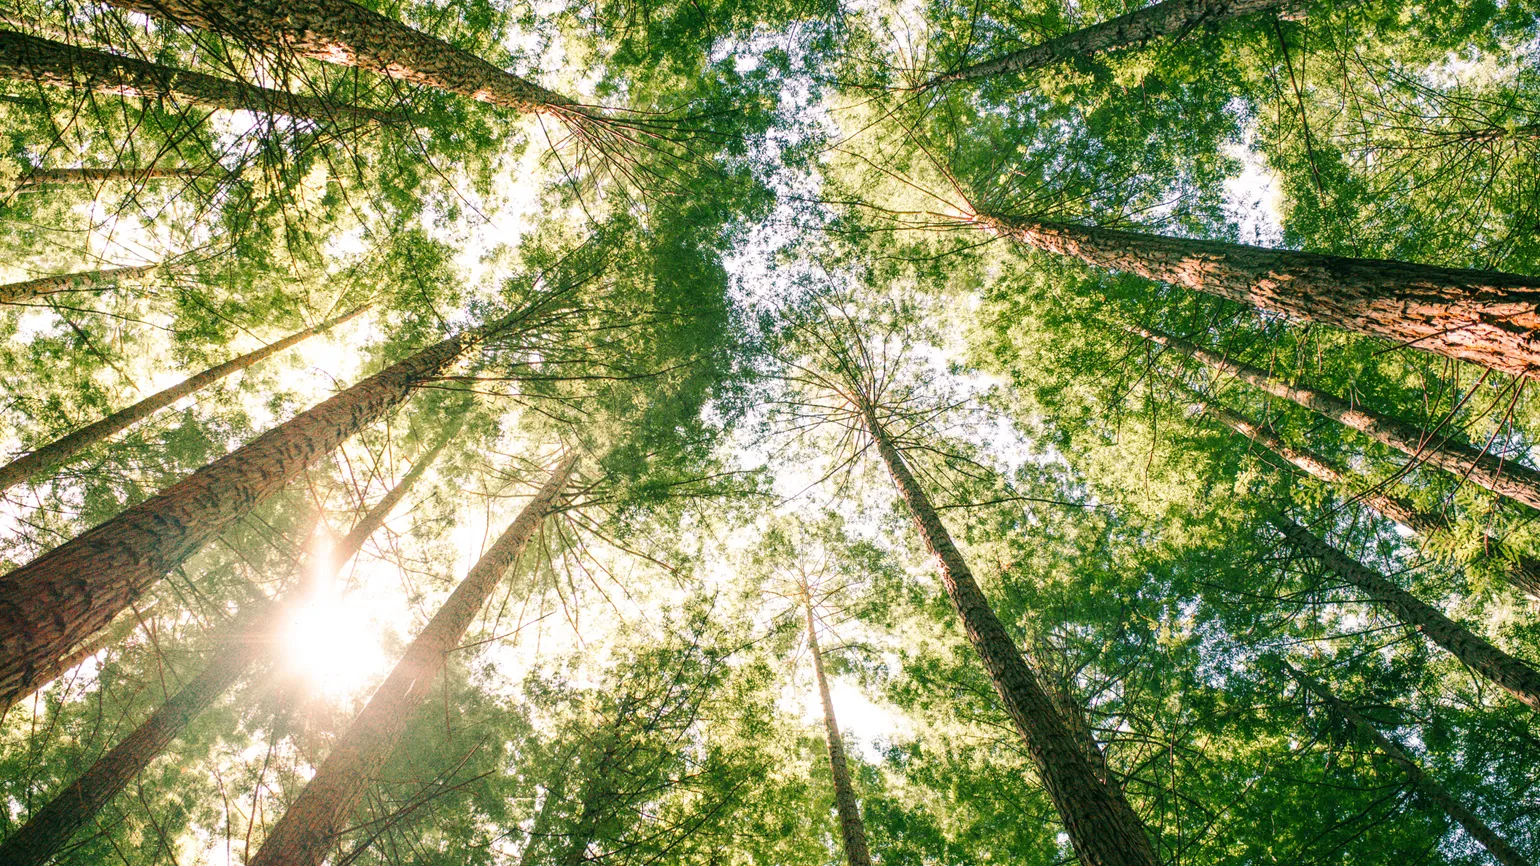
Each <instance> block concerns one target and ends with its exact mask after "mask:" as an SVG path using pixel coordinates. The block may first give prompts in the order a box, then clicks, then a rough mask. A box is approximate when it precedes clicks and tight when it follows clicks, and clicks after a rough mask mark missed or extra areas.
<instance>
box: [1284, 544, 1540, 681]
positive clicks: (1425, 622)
mask: <svg viewBox="0 0 1540 866" xmlns="http://www.w3.org/2000/svg"><path fill="white" fill-rule="evenodd" d="M1269 519H1270V521H1271V522H1272V524H1273V526H1275V527H1276V528H1277V529H1278V531H1279V532H1281V533H1283V537H1284V538H1285V539H1286V540H1287V541H1288V544H1289V546H1290V547H1292V548H1294V549H1295V550H1296V551H1298V552H1299V553H1302V554H1304V555H1305V556H1309V557H1312V558H1315V559H1319V560H1320V561H1321V562H1322V564H1324V565H1325V566H1326V567H1327V568H1328V569H1330V570H1331V572H1332V573H1333V574H1335V575H1337V576H1338V577H1340V578H1342V579H1343V580H1345V581H1347V582H1348V583H1351V584H1352V585H1353V586H1356V587H1358V589H1360V590H1361V591H1363V593H1364V594H1365V595H1367V596H1369V598H1370V599H1371V600H1372V601H1374V602H1375V603H1377V604H1379V605H1381V606H1382V607H1385V608H1387V609H1388V610H1389V611H1390V612H1391V613H1393V614H1394V615H1395V616H1396V618H1397V619H1399V620H1401V622H1403V623H1405V624H1406V625H1407V626H1408V627H1410V628H1413V629H1416V630H1417V631H1420V632H1422V634H1423V635H1424V636H1426V637H1427V638H1428V640H1430V641H1433V642H1434V643H1436V644H1438V645H1439V646H1441V647H1443V648H1444V649H1446V650H1448V651H1449V652H1450V653H1452V654H1453V655H1454V656H1455V657H1456V658H1458V659H1459V660H1460V661H1461V662H1463V663H1464V664H1465V665H1466V666H1467V667H1469V668H1470V669H1471V670H1473V671H1475V672H1477V673H1479V674H1481V675H1482V676H1484V677H1486V678H1487V679H1488V680H1490V681H1491V682H1492V683H1493V684H1495V685H1497V686H1499V687H1501V688H1502V689H1504V690H1506V691H1507V692H1508V693H1509V694H1511V695H1513V696H1514V697H1516V698H1518V699H1519V700H1521V701H1523V702H1524V703H1525V704H1527V705H1529V707H1530V708H1531V709H1536V710H1540V672H1537V671H1536V670H1535V669H1534V668H1532V667H1530V666H1529V665H1527V664H1525V663H1524V662H1522V661H1519V660H1518V659H1516V658H1514V657H1513V656H1510V655H1508V654H1507V653H1505V652H1503V651H1502V650H1500V649H1498V648H1497V647H1495V646H1492V645H1491V644H1489V643H1487V642H1486V641H1485V640H1483V639H1482V638H1480V637H1478V636H1476V635H1475V634H1472V633H1471V632H1470V630H1469V629H1467V628H1465V627H1464V626H1462V625H1460V624H1459V623H1457V622H1455V621H1453V620H1451V619H1450V618H1449V617H1447V616H1444V614H1443V613H1442V612H1440V611H1439V610H1438V609H1436V608H1434V607H1433V606H1432V605H1429V604H1425V603H1423V602H1422V601H1421V600H1419V599H1417V598H1416V597H1414V596H1413V595H1412V594H1411V593H1409V592H1407V591H1406V590H1404V589H1402V588H1401V587H1399V586H1397V585H1396V584H1395V583H1393V582H1391V581H1390V579H1388V578H1386V577H1385V576H1384V575H1382V574H1380V573H1379V572H1377V571H1375V570H1374V569H1371V568H1369V567H1367V566H1365V565H1364V564H1363V563H1360V562H1359V561H1358V560H1356V559H1354V558H1352V557H1351V556H1348V555H1347V554H1345V553H1343V552H1342V551H1340V550H1338V549H1337V548H1335V547H1333V546H1331V545H1330V544H1327V543H1326V541H1324V540H1323V539H1321V538H1319V537H1317V536H1316V535H1314V534H1313V533H1311V532H1310V531H1309V530H1307V529H1305V528H1304V527H1303V526H1300V525H1299V524H1298V523H1295V522H1294V521H1292V520H1290V519H1289V518H1287V517H1284V516H1282V515H1277V514H1275V515H1273V516H1271V517H1270V518H1269Z"/></svg>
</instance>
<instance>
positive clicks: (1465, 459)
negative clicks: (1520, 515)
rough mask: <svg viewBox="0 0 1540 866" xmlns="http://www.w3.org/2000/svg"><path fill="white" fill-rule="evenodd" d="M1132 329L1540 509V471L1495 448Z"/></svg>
mask: <svg viewBox="0 0 1540 866" xmlns="http://www.w3.org/2000/svg"><path fill="white" fill-rule="evenodd" d="M1129 330H1130V331H1132V332H1133V333H1135V334H1138V335H1140V336H1142V337H1144V338H1146V339H1148V340H1150V341H1151V342H1154V343H1158V344H1159V345H1162V346H1167V347H1169V348H1172V349H1175V350H1176V351H1178V352H1181V353H1183V354H1185V355H1190V356H1192V357H1193V358H1196V359H1197V360H1198V361H1201V362H1202V363H1203V364H1204V365H1206V366H1207V367H1209V368H1210V369H1212V370H1214V371H1215V372H1219V373H1224V374H1226V375H1229V376H1234V377H1235V378H1237V379H1240V380H1241V381H1242V382H1245V383H1247V384H1248V385H1251V386H1252V387H1254V388H1257V389H1258V390H1261V391H1263V392H1265V393H1267V394H1271V395H1272V396H1274V397H1278V398H1281V399H1284V400H1288V401H1291V402H1293V403H1298V404H1299V405H1301V406H1303V407H1305V408H1306V409H1309V410H1311V411H1313V412H1317V413H1319V414H1321V415H1324V416H1326V417H1327V418H1330V419H1332V420H1333V421H1337V422H1339V423H1341V424H1344V425H1346V426H1348V427H1351V428H1353V429H1354V430H1357V431H1358V432H1360V433H1363V434H1364V435H1365V436H1368V437H1369V438H1371V439H1373V440H1374V441H1376V442H1378V443H1380V444H1381V445H1385V446H1387V447H1390V448H1394V449H1396V450H1397V451H1400V452H1401V453H1403V454H1407V455H1409V456H1411V457H1412V458H1413V459H1415V460H1418V461H1421V462H1423V463H1427V464H1429V465H1431V466H1436V467H1438V468H1439V469H1442V470H1444V471H1445V472H1449V473H1451V474H1454V475H1459V476H1461V477H1462V478H1469V479H1470V480H1471V481H1473V482H1475V483H1476V484H1479V485H1481V486H1482V487H1485V488H1486V489H1488V490H1490V491H1492V492H1493V493H1496V494H1497V495H1499V496H1504V497H1507V498H1508V499H1512V500H1513V501H1515V502H1521V503H1523V504H1525V505H1528V506H1529V507H1531V508H1534V509H1540V472H1536V471H1535V470H1533V469H1531V468H1529V467H1528V466H1524V465H1522V464H1519V463H1515V462H1513V461H1512V460H1504V459H1503V458H1501V457H1498V456H1497V455H1495V454H1489V453H1487V452H1485V451H1478V450H1476V449H1475V448H1472V447H1470V446H1469V445H1466V444H1464V443H1461V442H1455V441H1453V440H1450V439H1448V438H1443V439H1438V438H1435V434H1433V433H1430V432H1429V431H1426V430H1423V429H1422V428H1420V427H1418V426H1416V425H1414V424H1408V423H1406V422H1405V421H1399V420H1397V419H1395V418H1391V417H1389V416H1386V415H1381V414H1378V413H1376V412H1370V411H1368V410H1365V409H1359V408H1357V407H1355V406H1353V405H1352V404H1351V403H1349V402H1348V401H1346V400H1343V399H1341V398H1339V397H1335V396H1333V395H1331V394H1328V393H1326V392H1324V391H1317V390H1315V389H1313V388H1306V387H1303V386H1300V385H1294V384H1291V383H1289V382H1285V381H1284V380H1282V379H1280V378H1278V377H1276V376H1273V375H1271V374H1269V373H1268V372H1267V371H1266V370H1262V369H1260V368H1257V367H1252V366H1250V365H1247V364H1242V363H1239V362H1237V361H1231V360H1229V359H1228V358H1226V357H1224V356H1223V355H1220V354H1218V353H1215V352H1210V351H1208V350H1206V349H1202V348H1199V347H1198V346H1195V345H1193V344H1192V343H1189V342H1187V341H1185V340H1180V339H1177V338H1176V337H1172V336H1168V335H1166V334H1162V333H1160V332H1158V331H1151V330H1147V329H1145V328H1138V327H1135V328H1130V329H1129Z"/></svg>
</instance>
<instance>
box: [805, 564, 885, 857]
mask: <svg viewBox="0 0 1540 866" xmlns="http://www.w3.org/2000/svg"><path fill="white" fill-rule="evenodd" d="M802 595H803V597H802V600H803V602H804V605H805V607H806V609H807V648H808V651H809V652H811V653H812V655H813V673H814V674H815V675H816V676H817V677H818V695H819V697H820V698H822V699H823V728H824V739H825V740H827V742H828V746H829V774H830V775H832V776H833V777H834V807H835V809H836V810H838V812H839V816H840V837H841V838H842V839H843V840H844V842H845V859H847V860H849V861H850V866H872V855H871V852H870V851H868V850H867V847H866V825H865V824H863V823H862V822H861V807H860V806H859V805H858V804H857V803H856V791H855V788H854V787H853V786H852V785H851V784H850V769H849V768H848V767H846V766H845V742H844V740H843V738H841V737H840V726H839V722H838V721H836V720H835V718H834V698H833V697H832V696H831V695H830V694H829V680H828V679H827V678H826V677H825V676H824V672H823V653H821V652H819V650H818V628H817V625H816V624H815V623H814V620H813V600H812V597H811V596H810V595H809V594H808V592H807V589H806V588H805V587H804V588H803V593H802Z"/></svg>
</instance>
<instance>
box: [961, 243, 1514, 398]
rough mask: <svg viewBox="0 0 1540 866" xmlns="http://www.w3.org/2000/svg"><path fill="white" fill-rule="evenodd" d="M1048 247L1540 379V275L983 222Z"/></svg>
mask: <svg viewBox="0 0 1540 866" xmlns="http://www.w3.org/2000/svg"><path fill="white" fill-rule="evenodd" d="M977 219H978V223H979V224H980V225H983V226H985V227H987V228H990V229H993V230H994V231H996V232H998V233H999V234H1000V235H1002V236H1004V237H1009V238H1012V239H1013V240H1016V241H1018V242H1020V243H1022V244H1025V245H1027V246H1030V247H1034V248H1036V249H1040V250H1044V251H1047V252H1051V253H1057V254H1059V255H1063V256H1069V257H1071V258H1076V259H1079V260H1081V261H1083V262H1085V263H1087V264H1090V265H1094V266H1096V267H1099V268H1105V269H1107V270H1111V271H1125V272H1128V273H1132V274H1138V275H1140V276H1142V277H1147V278H1149V279H1152V280H1158V281H1160V282H1163V283H1171V284H1173V285H1178V286H1185V287H1187V288H1189V289H1192V290H1194V291H1198V292H1204V293H1206V294H1210V295H1215V296H1217V297H1221V298H1228V299H1230V300H1232V301H1236V302H1238V303H1242V304H1248V305H1250V306H1253V307H1257V308H1259V309H1263V310H1268V311H1270V312H1274V313H1281V314H1283V315H1286V316H1290V317H1292V318H1295V319H1300V320H1304V321H1310V322H1322V323H1324V324H1328V325H1334V326H1336V327H1339V328H1344V329H1346V330H1350V331H1357V332H1358V333H1361V334H1369V335H1371V336H1375V337H1381V338H1384V339H1387V340H1391V341H1393V342H1396V343H1399V344H1404V345H1413V346H1417V347H1419V348H1422V349H1426V350H1428V351H1430V352H1437V353H1438V354H1441V355H1445V356H1448V357H1450V358H1458V359H1459V360H1462V361H1470V362H1472V363H1476V364H1481V365H1482V366H1486V367H1491V368H1492V369H1494V370H1500V371H1502V372H1505V373H1511V374H1513V375H1515V376H1531V377H1535V378H1540V277H1529V276H1523V275H1520V274H1508V273H1503V272H1501V271H1476V270H1466V269H1462V268H1441V267H1435V266H1433V265H1418V264H1412V263H1409V262H1396V261H1387V260H1382V259H1354V258H1347V257H1345V256H1329V255H1322V254H1320V253H1304V252H1298V251H1296V250H1279V249H1268V248H1266V247H1254V246H1248V245H1246V244H1233V243H1227V242H1224V241H1207V240H1193V239H1190V238H1175V237H1167V236H1165V235H1152V234H1143V233H1139V232H1126V231H1116V230H1113V229H1100V228H1089V227H1085V226H1073V225H1067V224H1064V223H1043V222H1032V221H1028V220H1006V219H997V218H991V217H978V218H977Z"/></svg>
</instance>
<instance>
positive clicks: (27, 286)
mask: <svg viewBox="0 0 1540 866" xmlns="http://www.w3.org/2000/svg"><path fill="white" fill-rule="evenodd" d="M157 267H159V265H135V266H133V267H127V268H102V269H101V270H96V271H79V272H76V273H73V274H56V275H54V276H51V277H38V278H37V279H35V280H23V281H22V282H19V283H6V284H5V285H3V286H0V304H21V303H25V302H27V301H33V300H36V299H38V298H41V297H44V296H45V295H57V294H60V293H62V292H89V291H94V290H96V289H106V288H111V287H112V286H115V285H117V284H118V283H119V282H121V281H123V280H132V279H136V278H138V277H142V276H145V275H147V274H150V273H153V272H154V271H155V269H156V268H157Z"/></svg>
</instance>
